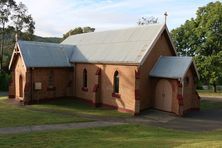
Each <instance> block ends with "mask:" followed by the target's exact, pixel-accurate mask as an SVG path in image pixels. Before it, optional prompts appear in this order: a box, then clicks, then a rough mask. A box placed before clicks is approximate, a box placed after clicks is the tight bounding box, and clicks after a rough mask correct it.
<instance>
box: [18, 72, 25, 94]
mask: <svg viewBox="0 0 222 148" xmlns="http://www.w3.org/2000/svg"><path fill="white" fill-rule="evenodd" d="M23 94H24V91H23V78H22V75H20V76H19V97H20V98H23Z"/></svg>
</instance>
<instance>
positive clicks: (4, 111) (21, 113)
mask: <svg viewBox="0 0 222 148" xmlns="http://www.w3.org/2000/svg"><path fill="white" fill-rule="evenodd" d="M84 115H95V116H98V117H129V116H131V115H130V114H127V113H120V112H118V111H116V110H113V109H104V108H95V107H92V106H90V105H88V104H86V103H84V102H81V101H78V100H69V99H59V100H54V101H50V102H49V103H44V104H36V105H27V106H18V105H15V104H10V103H9V102H8V101H7V98H6V97H4V96H1V97H0V127H12V126H25V125H39V124H57V123H71V122H87V121H93V119H87V118H84Z"/></svg>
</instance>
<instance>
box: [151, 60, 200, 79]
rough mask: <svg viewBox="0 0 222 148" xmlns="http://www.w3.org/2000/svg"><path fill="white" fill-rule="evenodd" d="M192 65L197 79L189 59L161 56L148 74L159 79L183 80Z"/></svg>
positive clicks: (191, 61)
mask: <svg viewBox="0 0 222 148" xmlns="http://www.w3.org/2000/svg"><path fill="white" fill-rule="evenodd" d="M192 64H193V66H194V69H195V72H196V75H197V77H198V78H199V74H198V72H197V70H196V66H195V64H194V63H193V60H192V58H191V57H177V56H161V57H160V58H159V59H158V61H157V63H156V64H155V66H154V67H153V69H152V70H151V72H150V74H149V75H150V76H151V77H159V78H172V79H179V78H184V76H185V75H186V73H187V71H188V69H189V68H190V66H191V65H192Z"/></svg>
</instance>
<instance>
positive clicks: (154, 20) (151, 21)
mask: <svg viewBox="0 0 222 148" xmlns="http://www.w3.org/2000/svg"><path fill="white" fill-rule="evenodd" d="M156 23H158V18H156V17H153V16H151V17H142V18H141V19H139V20H138V22H137V24H138V25H148V24H156Z"/></svg>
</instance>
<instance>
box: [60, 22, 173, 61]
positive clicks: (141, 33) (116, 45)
mask: <svg viewBox="0 0 222 148" xmlns="http://www.w3.org/2000/svg"><path fill="white" fill-rule="evenodd" d="M164 30H167V27H166V25H163V24H154V25H146V26H139V27H134V28H128V29H121V30H113V31H104V32H93V33H84V34H78V35H73V36H70V37H68V38H67V39H66V40H64V41H63V42H62V43H61V44H69V45H75V46H76V50H74V52H73V55H72V58H71V62H83V63H122V64H140V63H141V62H142V61H143V59H144V57H145V56H146V55H147V53H148V52H149V51H150V50H151V49H152V47H153V46H154V45H155V43H156V42H157V40H158V38H159V37H160V35H161V34H162V33H163V31H164ZM175 53H176V52H175Z"/></svg>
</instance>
